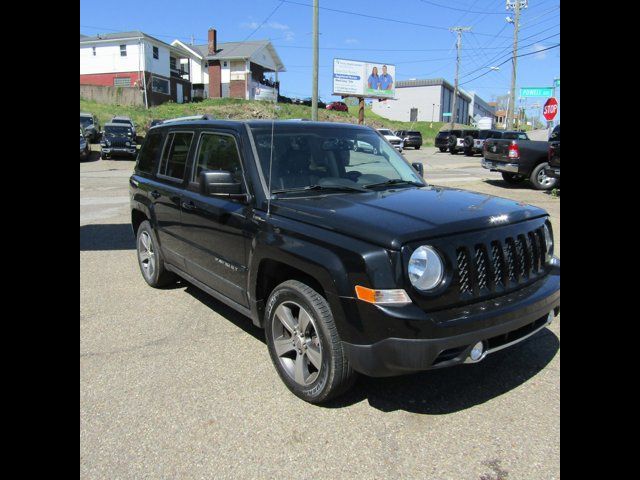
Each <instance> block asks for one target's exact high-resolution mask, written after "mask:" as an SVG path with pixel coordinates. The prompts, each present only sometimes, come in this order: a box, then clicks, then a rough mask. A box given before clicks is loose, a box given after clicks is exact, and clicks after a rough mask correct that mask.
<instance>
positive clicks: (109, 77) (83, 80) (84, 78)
mask: <svg viewBox="0 0 640 480" xmlns="http://www.w3.org/2000/svg"><path fill="white" fill-rule="evenodd" d="M126 77H129V78H131V86H132V87H133V84H134V83H135V82H136V81H137V80H138V78H141V77H140V76H139V73H138V72H118V73H95V74H87V75H80V85H104V86H107V87H113V79H114V78H126Z"/></svg>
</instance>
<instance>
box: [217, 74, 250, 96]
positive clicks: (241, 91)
mask: <svg viewBox="0 0 640 480" xmlns="http://www.w3.org/2000/svg"><path fill="white" fill-rule="evenodd" d="M209 78H211V77H209ZM246 92H247V82H246V80H231V82H230V83H229V96H230V97H232V98H246V97H247V94H246Z"/></svg>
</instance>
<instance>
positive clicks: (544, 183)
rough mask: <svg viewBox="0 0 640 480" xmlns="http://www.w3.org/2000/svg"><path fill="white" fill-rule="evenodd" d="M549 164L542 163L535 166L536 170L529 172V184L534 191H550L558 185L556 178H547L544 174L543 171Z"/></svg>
mask: <svg viewBox="0 0 640 480" xmlns="http://www.w3.org/2000/svg"><path fill="white" fill-rule="evenodd" d="M548 166H549V164H548V163H547V162H543V163H541V164H540V165H537V166H536V168H534V169H533V171H532V172H531V177H530V178H529V180H531V183H532V184H533V187H534V188H535V189H536V190H551V189H552V188H554V187H555V186H556V184H557V183H558V179H557V178H553V177H548V176H547V175H546V174H545V173H544V169H545V168H547V167H548Z"/></svg>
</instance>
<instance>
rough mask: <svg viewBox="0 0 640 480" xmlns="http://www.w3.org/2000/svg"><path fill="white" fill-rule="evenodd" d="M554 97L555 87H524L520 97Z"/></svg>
mask: <svg viewBox="0 0 640 480" xmlns="http://www.w3.org/2000/svg"><path fill="white" fill-rule="evenodd" d="M551 95H553V87H522V88H521V89H520V97H521V98H527V97H550V96H551Z"/></svg>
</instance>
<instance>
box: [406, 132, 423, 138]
mask: <svg viewBox="0 0 640 480" xmlns="http://www.w3.org/2000/svg"><path fill="white" fill-rule="evenodd" d="M407 135H410V136H412V137H421V136H422V134H421V133H420V132H407Z"/></svg>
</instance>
